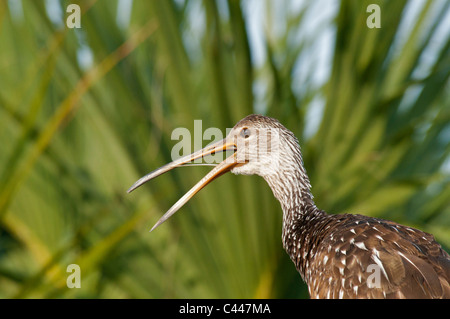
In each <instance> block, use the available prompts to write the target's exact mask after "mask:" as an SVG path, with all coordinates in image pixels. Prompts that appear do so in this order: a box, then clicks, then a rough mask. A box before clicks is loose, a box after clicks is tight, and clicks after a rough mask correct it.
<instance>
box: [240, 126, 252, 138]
mask: <svg viewBox="0 0 450 319" xmlns="http://www.w3.org/2000/svg"><path fill="white" fill-rule="evenodd" d="M241 136H242V137H243V138H248V137H249V136H250V130H249V129H248V128H246V127H244V128H243V129H242V131H241Z"/></svg>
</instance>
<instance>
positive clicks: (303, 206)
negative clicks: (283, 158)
mask: <svg viewBox="0 0 450 319" xmlns="http://www.w3.org/2000/svg"><path fill="white" fill-rule="evenodd" d="M296 164H297V165H295V166H293V165H289V166H285V167H283V166H282V165H281V166H280V170H279V171H278V173H277V174H276V175H275V174H274V175H270V176H265V177H264V178H265V180H266V181H267V183H268V184H269V186H270V188H271V189H272V191H273V194H274V196H275V197H276V198H277V199H278V201H279V202H280V204H281V207H282V209H283V230H282V241H283V247H284V249H285V250H286V252H287V253H288V255H289V256H290V258H291V260H292V261H293V262H294V264H295V265H296V267H297V270H298V271H299V272H300V274H301V275H302V277H303V278H304V279H305V273H304V271H305V269H306V264H307V263H308V258H310V256H312V255H314V251H313V250H314V244H313V243H312V240H311V238H312V234H314V238H316V239H317V238H321V236H320V234H319V232H320V229H322V225H323V224H324V223H326V221H327V216H328V215H327V214H326V213H325V212H324V211H322V210H319V209H318V208H317V207H316V205H315V204H314V201H313V196H312V194H311V191H310V188H311V185H310V182H309V178H308V175H307V174H306V171H305V169H304V167H303V164H302V161H301V157H300V158H298V159H297V160H296ZM319 228H320V229H319Z"/></svg>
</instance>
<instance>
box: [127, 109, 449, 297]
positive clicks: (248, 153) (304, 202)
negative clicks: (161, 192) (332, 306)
mask: <svg viewBox="0 0 450 319" xmlns="http://www.w3.org/2000/svg"><path fill="white" fill-rule="evenodd" d="M263 133H264V134H263ZM262 136H264V138H262ZM262 141H263V143H262ZM262 146H263V147H262ZM226 150H233V151H234V153H233V155H231V156H229V157H228V158H227V159H226V160H225V161H223V162H222V163H220V164H218V165H217V166H216V167H215V168H214V169H213V170H212V171H211V172H210V173H208V175H206V176H205V177H204V178H203V179H202V180H201V181H200V182H199V183H197V185H195V186H194V187H193V188H192V189H191V190H190V191H189V192H188V193H187V194H186V195H185V196H183V197H182V198H181V199H180V200H179V201H178V202H177V203H176V204H174V206H172V208H171V209H170V210H169V211H168V212H167V213H166V214H165V215H164V216H163V217H162V218H161V219H160V220H159V221H158V223H157V224H156V225H155V226H154V227H153V228H152V230H153V229H154V228H156V227H157V226H158V225H160V224H161V223H162V222H164V221H165V220H167V219H168V218H169V217H170V216H171V215H173V214H174V213H175V212H176V211H177V210H178V209H179V208H181V206H182V205H184V204H185V203H186V202H187V201H188V200H189V199H190V198H191V197H192V196H193V195H194V194H196V193H197V192H198V191H199V190H200V189H202V188H203V187H204V186H205V185H207V184H208V183H209V182H211V181H212V180H214V179H215V178H216V177H218V176H220V175H222V174H223V173H225V172H227V171H231V172H232V173H234V174H244V175H251V174H257V175H260V176H262V177H263V178H264V179H265V180H266V181H267V183H268V184H269V186H270V188H271V189H272V191H273V194H274V196H275V197H276V198H277V199H278V200H279V202H280V204H281V208H282V211H283V229H282V242H283V247H284V249H285V250H286V252H287V253H288V255H289V256H290V258H291V260H292V261H293V263H294V264H295V266H296V268H297V270H298V272H299V273H300V275H301V276H302V278H303V280H304V281H305V282H306V283H307V285H308V289H309V293H310V296H311V297H312V298H450V256H449V255H448V253H446V252H445V251H444V250H443V249H442V247H441V246H440V245H439V244H438V243H437V242H436V241H435V239H434V237H433V236H432V235H430V234H427V233H425V232H422V231H420V230H417V229H413V228H410V227H407V226H403V225H400V224H397V223H394V222H391V221H387V220H382V219H377V218H372V217H367V216H363V215H352V214H342V215H329V214H327V213H326V212H324V211H322V210H320V209H318V208H317V207H316V205H315V203H314V201H313V196H312V193H311V185H310V182H309V178H308V175H307V173H306V170H305V168H304V166H303V161H302V156H301V152H300V146H299V143H298V140H297V138H296V137H295V136H294V134H293V133H292V132H291V131H289V130H288V129H286V128H285V127H284V126H283V125H282V124H281V123H280V122H279V121H278V120H276V119H272V118H269V117H266V116H262V115H249V116H247V117H245V118H244V119H242V120H241V121H240V122H238V123H237V124H236V125H235V127H234V128H233V129H232V130H231V131H230V133H229V134H228V136H227V137H226V138H225V139H224V140H223V141H220V142H218V143H214V144H213V145H210V146H207V147H205V148H204V149H202V150H200V151H197V152H195V153H193V154H191V155H188V156H185V157H183V158H180V159H179V160H176V161H174V162H172V163H169V164H167V165H165V166H163V167H161V168H159V169H157V170H155V171H153V172H151V173H149V174H147V175H146V176H144V177H143V178H141V179H140V180H138V181H137V182H136V183H135V184H134V185H133V186H132V187H131V188H130V189H129V190H128V191H129V192H131V191H133V190H134V189H136V188H137V187H139V186H141V185H142V184H144V183H145V182H147V181H148V180H150V179H152V178H155V177H156V176H159V175H161V174H162V173H164V172H166V171H168V170H170V169H172V168H174V167H178V166H180V165H183V164H186V163H189V162H191V161H193V160H195V159H197V158H200V157H204V156H206V155H210V154H214V153H216V152H219V151H226Z"/></svg>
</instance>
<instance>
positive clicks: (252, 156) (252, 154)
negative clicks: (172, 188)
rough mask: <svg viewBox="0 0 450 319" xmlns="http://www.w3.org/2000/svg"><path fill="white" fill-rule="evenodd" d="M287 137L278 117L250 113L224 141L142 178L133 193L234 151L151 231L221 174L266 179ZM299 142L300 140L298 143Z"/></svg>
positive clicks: (288, 132)
mask: <svg viewBox="0 0 450 319" xmlns="http://www.w3.org/2000/svg"><path fill="white" fill-rule="evenodd" d="M286 137H291V139H292V138H293V139H294V142H296V141H297V139H296V138H295V136H294V135H293V134H292V133H291V132H290V131H289V130H287V129H286V128H285V127H284V126H283V125H281V124H280V122H278V120H276V119H272V118H269V117H266V116H262V115H255V114H252V115H249V116H247V117H245V118H244V119H242V120H241V121H239V122H238V123H237V124H236V125H235V126H234V127H233V128H232V129H231V131H230V132H229V133H228V135H227V136H226V137H225V138H224V139H223V140H221V141H219V142H215V143H213V144H210V145H208V146H206V147H205V148H203V149H201V150H198V151H196V152H194V153H192V154H190V155H187V156H183V157H181V158H179V159H177V160H175V161H173V162H171V163H168V164H166V165H164V166H162V167H160V168H158V169H156V170H154V171H152V172H150V173H148V174H147V175H145V176H144V177H142V178H140V179H139V180H138V181H137V182H136V183H134V184H133V185H132V186H131V187H130V188H129V189H128V193H130V192H132V191H133V190H135V189H136V188H138V187H139V186H141V185H143V184H144V183H146V182H148V181H149V180H151V179H153V178H155V177H157V176H159V175H161V174H163V173H165V172H168V171H170V170H172V169H174V168H176V167H180V166H182V165H185V164H189V163H191V162H193V161H194V160H196V159H198V158H203V157H205V156H208V155H212V154H216V153H219V152H226V151H232V154H231V155H230V156H228V157H226V158H225V160H223V161H222V162H220V163H218V164H217V165H216V166H215V167H214V168H213V169H212V170H211V171H210V172H209V173H208V174H207V175H206V176H205V177H203V178H202V179H201V180H200V181H199V182H198V183H197V184H196V185H195V186H194V187H193V188H192V189H191V190H189V191H188V192H187V193H186V194H185V195H184V196H183V197H181V198H180V199H179V200H178V201H177V202H176V203H175V204H174V205H173V206H172V207H171V208H170V209H169V210H168V211H167V213H166V214H164V216H163V217H162V218H161V219H160V220H159V221H158V222H157V223H156V224H155V226H153V228H152V230H153V229H155V228H156V227H158V226H159V225H160V224H162V223H163V222H164V221H166V220H167V219H168V218H169V217H170V216H172V215H173V214H174V213H175V212H177V211H178V210H179V209H180V208H181V207H182V206H183V205H184V204H185V203H186V202H187V201H189V199H191V198H192V196H194V195H195V194H196V193H197V192H198V191H200V190H201V189H202V188H203V187H205V186H206V185H208V184H209V183H210V182H211V181H213V180H214V179H216V178H217V177H219V176H221V175H222V174H224V173H226V172H229V171H231V172H232V173H234V174H244V175H253V174H257V175H260V176H263V177H264V178H266V179H267V177H268V176H269V175H270V174H275V173H276V172H277V170H278V169H279V165H280V163H282V162H281V161H280V159H281V158H282V156H280V155H281V154H283V153H285V152H286V151H285V150H284V149H283V148H284V147H285V145H286V141H285V139H286ZM296 143H297V145H298V142H296Z"/></svg>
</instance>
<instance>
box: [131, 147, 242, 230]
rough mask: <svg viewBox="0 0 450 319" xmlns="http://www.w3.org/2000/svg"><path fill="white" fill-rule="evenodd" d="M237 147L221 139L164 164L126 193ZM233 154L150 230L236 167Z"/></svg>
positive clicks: (234, 149) (196, 185)
mask: <svg viewBox="0 0 450 319" xmlns="http://www.w3.org/2000/svg"><path fill="white" fill-rule="evenodd" d="M236 149H237V147H236V144H235V143H232V142H229V141H227V138H225V139H223V140H222V141H219V142H217V143H214V144H212V145H209V146H206V147H205V148H203V149H201V150H199V151H197V152H194V153H192V154H190V155H186V156H183V157H181V158H179V159H177V160H175V161H173V162H171V163H169V164H166V165H164V166H161V167H160V168H158V169H156V170H154V171H153V172H150V173H148V174H147V175H145V176H144V177H142V178H140V179H139V180H138V181H137V182H136V183H134V184H133V186H131V187H130V188H129V189H128V191H127V192H128V193H131V192H132V191H134V190H135V189H136V188H138V187H139V186H141V185H143V184H145V183H146V182H148V181H149V180H151V179H153V178H155V177H157V176H159V175H161V174H164V173H165V172H168V171H170V170H172V169H174V168H176V167H180V166H182V165H184V164H187V163H191V162H192V161H194V160H196V159H198V158H203V157H205V156H207V155H211V154H215V153H219V152H224V151H228V150H233V151H236ZM235 155H236V154H235V153H233V155H231V156H229V157H228V158H226V159H225V160H224V161H223V162H221V163H220V164H218V165H217V166H215V167H214V168H213V169H212V170H211V171H210V172H209V173H208V174H206V176H205V177H203V178H202V179H201V180H200V181H199V182H198V183H197V184H195V186H194V187H192V188H191V189H190V190H189V191H188V192H187V193H186V194H185V195H184V196H183V197H181V198H180V199H179V200H178V201H177V202H176V203H175V204H174V205H173V206H172V207H171V208H170V209H169V210H168V211H167V213H165V214H164V215H163V216H162V217H161V218H160V219H159V220H158V222H157V223H156V224H155V226H153V227H152V229H151V230H150V231H152V230H154V229H155V228H156V227H158V226H159V225H161V224H162V223H164V222H165V221H166V220H167V219H169V217H170V216H172V215H173V214H175V213H176V212H177V211H178V210H179V209H180V208H181V207H182V206H183V205H184V204H186V203H187V202H188V201H189V200H190V199H191V198H192V196H194V195H195V194H197V192H198V191H199V190H201V189H202V188H203V187H205V186H206V185H208V184H209V183H210V182H212V181H213V180H214V179H216V178H217V177H219V176H221V175H222V174H224V173H226V172H228V171H230V170H231V169H232V168H233V167H234V166H236V165H237V164H238V163H237V161H236V159H235Z"/></svg>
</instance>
